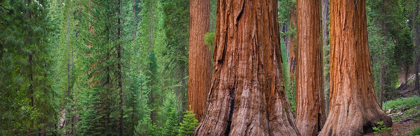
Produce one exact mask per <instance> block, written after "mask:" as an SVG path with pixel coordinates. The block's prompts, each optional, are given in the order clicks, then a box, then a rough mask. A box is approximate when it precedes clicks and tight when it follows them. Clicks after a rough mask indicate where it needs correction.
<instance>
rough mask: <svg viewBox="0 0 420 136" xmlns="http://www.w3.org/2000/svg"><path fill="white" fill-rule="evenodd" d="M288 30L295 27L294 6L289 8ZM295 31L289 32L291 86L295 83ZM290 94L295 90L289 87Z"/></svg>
mask: <svg viewBox="0 0 420 136" xmlns="http://www.w3.org/2000/svg"><path fill="white" fill-rule="evenodd" d="M289 27H290V30H293V29H295V28H296V7H291V8H290V25H289ZM296 39H297V38H296V33H291V34H290V38H289V39H288V40H289V64H290V65H289V67H290V68H289V71H290V84H291V86H293V85H294V84H295V69H296V50H295V44H296V43H297V42H296ZM291 91H292V94H293V95H295V91H294V89H293V88H292V89H291Z"/></svg>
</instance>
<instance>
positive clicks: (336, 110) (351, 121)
mask: <svg viewBox="0 0 420 136" xmlns="http://www.w3.org/2000/svg"><path fill="white" fill-rule="evenodd" d="M330 3H331V31H330V32H331V33H330V34H331V69H330V70H331V87H330V90H331V94H330V109H329V115H328V119H327V121H326V123H325V125H324V127H323V129H322V131H321V132H320V134H319V135H320V136H325V135H363V134H364V133H367V132H369V131H370V129H371V128H372V127H373V126H376V125H377V122H379V121H384V124H385V125H386V126H388V127H390V126H391V125H392V121H391V118H390V117H388V116H387V115H386V114H385V113H384V112H383V111H382V110H381V107H380V106H379V102H378V99H377V97H376V95H375V91H374V85H373V77H372V68H371V63H370V56H369V49H368V37H367V34H368V33H367V20H366V9H365V4H366V1H365V0H331V1H330Z"/></svg>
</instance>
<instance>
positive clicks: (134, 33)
mask: <svg viewBox="0 0 420 136" xmlns="http://www.w3.org/2000/svg"><path fill="white" fill-rule="evenodd" d="M136 8H137V1H136V0H133V28H132V29H133V32H132V34H131V35H132V37H133V41H132V42H133V44H134V42H135V41H136V40H135V39H136V32H137V29H136V28H137V14H136Z"/></svg>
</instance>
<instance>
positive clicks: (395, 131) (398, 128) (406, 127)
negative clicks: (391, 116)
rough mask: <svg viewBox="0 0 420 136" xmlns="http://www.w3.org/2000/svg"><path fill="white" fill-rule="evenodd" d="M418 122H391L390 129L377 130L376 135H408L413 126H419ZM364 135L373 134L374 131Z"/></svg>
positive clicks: (370, 135)
mask: <svg viewBox="0 0 420 136" xmlns="http://www.w3.org/2000/svg"><path fill="white" fill-rule="evenodd" d="M419 126H420V123H414V122H406V123H399V122H394V123H393V124H392V129H391V130H390V131H381V132H378V133H377V134H378V135H381V136H407V135H408V136H409V135H411V132H412V131H413V129H414V128H415V127H419ZM365 136H375V133H369V134H366V135H365Z"/></svg>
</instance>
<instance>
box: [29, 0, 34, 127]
mask: <svg viewBox="0 0 420 136" xmlns="http://www.w3.org/2000/svg"><path fill="white" fill-rule="evenodd" d="M31 3H32V2H31V0H28V2H27V5H28V6H29V5H30V4H31ZM31 18H32V12H31V11H29V12H28V19H29V21H30V20H31ZM32 60H33V54H32V53H30V54H29V56H28V63H29V81H30V83H29V89H28V90H29V93H30V94H29V95H30V99H31V101H30V103H29V105H30V106H31V107H32V108H33V106H34V89H33V82H34V75H33V69H32V67H33V64H32V63H33V61H32ZM33 131H34V120H33V119H31V125H30V128H29V135H33Z"/></svg>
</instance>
